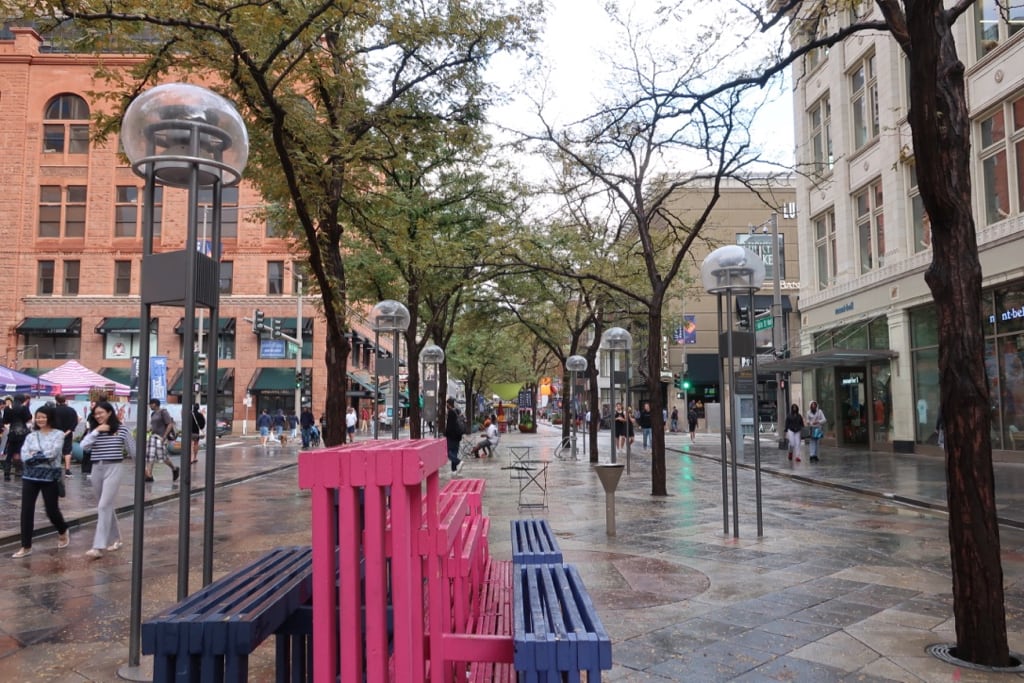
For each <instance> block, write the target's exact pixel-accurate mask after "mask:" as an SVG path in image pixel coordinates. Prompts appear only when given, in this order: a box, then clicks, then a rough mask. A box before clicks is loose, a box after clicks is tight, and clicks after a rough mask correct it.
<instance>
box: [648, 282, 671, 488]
mask: <svg viewBox="0 0 1024 683" xmlns="http://www.w3.org/2000/svg"><path fill="white" fill-rule="evenodd" d="M661 306H662V299H661V297H660V296H658V295H655V296H654V297H653V299H652V300H651V310H650V313H649V314H648V316H647V322H648V326H647V330H648V332H647V390H648V393H649V394H650V399H651V495H652V496H667V495H668V484H667V480H668V475H667V472H666V470H665V419H664V407H665V402H664V400H662V396H661V394H662V391H661V325H662V316H661Z"/></svg>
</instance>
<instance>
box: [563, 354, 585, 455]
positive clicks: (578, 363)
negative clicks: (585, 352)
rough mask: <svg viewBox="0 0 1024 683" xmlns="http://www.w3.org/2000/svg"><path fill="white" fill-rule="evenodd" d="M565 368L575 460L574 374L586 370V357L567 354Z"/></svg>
mask: <svg viewBox="0 0 1024 683" xmlns="http://www.w3.org/2000/svg"><path fill="white" fill-rule="evenodd" d="M565 369H566V370H568V371H569V373H570V377H569V417H570V419H572V459H573V460H576V415H574V414H573V413H574V412H576V401H575V394H576V374H577V373H580V372H586V371H587V359H586V358H584V357H583V356H569V357H568V358H566V359H565Z"/></svg>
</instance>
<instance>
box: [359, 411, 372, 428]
mask: <svg viewBox="0 0 1024 683" xmlns="http://www.w3.org/2000/svg"><path fill="white" fill-rule="evenodd" d="M359 431H361V432H362V433H363V434H369V433H370V409H369V408H367V407H366V406H363V409H362V410H360V411H359Z"/></svg>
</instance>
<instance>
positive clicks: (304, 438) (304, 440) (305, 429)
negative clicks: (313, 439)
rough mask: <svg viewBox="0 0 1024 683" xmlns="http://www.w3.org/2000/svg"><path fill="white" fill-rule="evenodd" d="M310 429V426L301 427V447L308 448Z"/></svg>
mask: <svg viewBox="0 0 1024 683" xmlns="http://www.w3.org/2000/svg"><path fill="white" fill-rule="evenodd" d="M312 429H313V428H312V427H303V428H302V430H301V433H302V447H303V448H309V433H310V431H311V430H312Z"/></svg>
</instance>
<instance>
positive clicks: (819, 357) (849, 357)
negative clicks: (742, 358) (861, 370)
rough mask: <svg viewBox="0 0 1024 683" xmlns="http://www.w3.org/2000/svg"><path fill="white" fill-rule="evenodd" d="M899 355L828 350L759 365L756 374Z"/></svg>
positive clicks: (857, 350)
mask: <svg viewBox="0 0 1024 683" xmlns="http://www.w3.org/2000/svg"><path fill="white" fill-rule="evenodd" d="M899 355H900V354H899V353H897V352H896V351H892V350H890V349H828V350H827V351H815V352H814V353H808V354H806V355H803V356H796V357H794V358H783V359H781V360H774V361H768V362H766V363H761V364H760V365H759V366H758V368H757V370H758V373H759V374H760V373H762V372H765V373H771V372H793V371H794V370H814V369H817V368H836V367H841V366H844V365H867V364H868V363H876V362H880V361H888V360H892V359H893V358H899Z"/></svg>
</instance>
